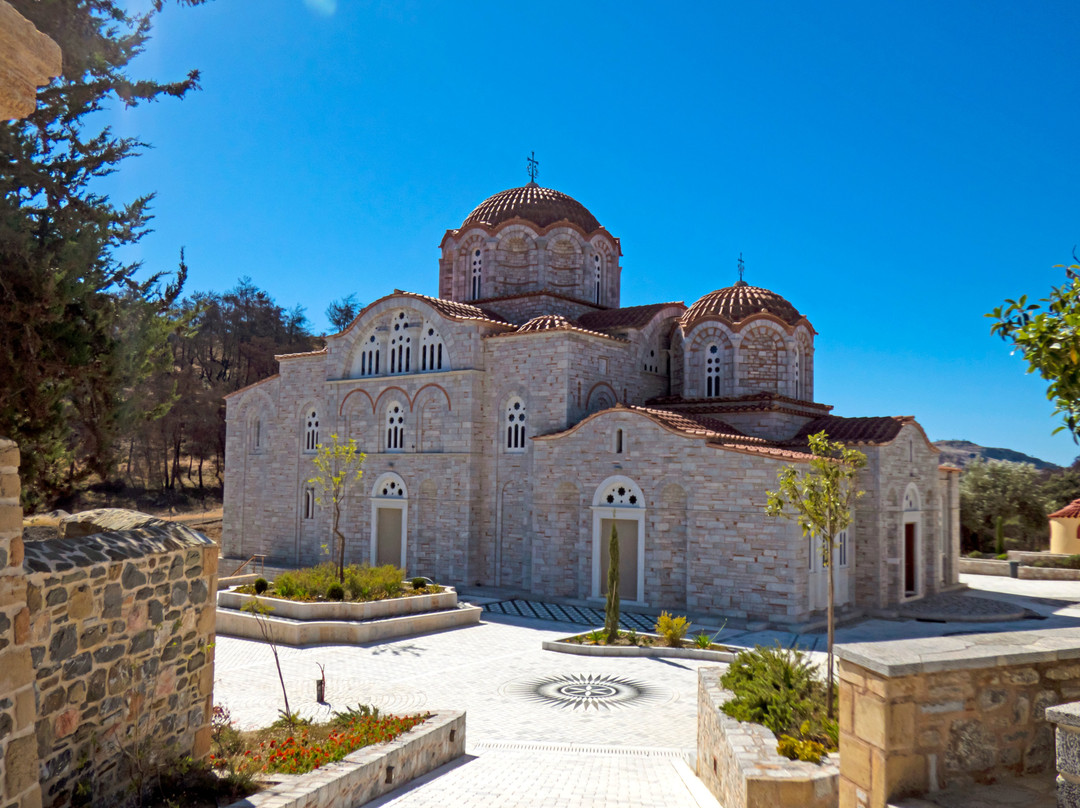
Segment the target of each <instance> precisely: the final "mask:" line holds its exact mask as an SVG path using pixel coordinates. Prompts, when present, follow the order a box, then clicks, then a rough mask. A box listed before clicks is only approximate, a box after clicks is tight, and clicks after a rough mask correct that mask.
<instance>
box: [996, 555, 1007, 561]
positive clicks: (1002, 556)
mask: <svg viewBox="0 0 1080 808" xmlns="http://www.w3.org/2000/svg"><path fill="white" fill-rule="evenodd" d="M994 557H995V558H996V559H997V560H998V561H1008V560H1009V554H1008V553H998V554H997V555H996V556H994Z"/></svg>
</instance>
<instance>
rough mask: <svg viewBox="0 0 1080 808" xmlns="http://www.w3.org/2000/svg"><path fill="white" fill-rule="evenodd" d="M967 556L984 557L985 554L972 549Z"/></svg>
mask: <svg viewBox="0 0 1080 808" xmlns="http://www.w3.org/2000/svg"><path fill="white" fill-rule="evenodd" d="M967 557H968V558H982V557H983V554H982V553H980V552H979V551H978V550H972V551H971V552H970V553H968V554H967Z"/></svg>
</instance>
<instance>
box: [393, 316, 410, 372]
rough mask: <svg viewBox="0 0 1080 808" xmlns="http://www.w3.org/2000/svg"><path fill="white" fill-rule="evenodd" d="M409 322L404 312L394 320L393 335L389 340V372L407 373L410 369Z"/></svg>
mask: <svg viewBox="0 0 1080 808" xmlns="http://www.w3.org/2000/svg"><path fill="white" fill-rule="evenodd" d="M408 328H409V321H408V320H406V319H405V312H403V311H402V312H398V316H397V318H396V319H395V320H394V335H393V336H392V337H391V338H390V372H391V373H408V372H409V370H410V369H411V368H412V337H410V336H409V335H408V333H406V332H407V330H408Z"/></svg>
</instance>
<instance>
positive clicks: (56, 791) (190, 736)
mask: <svg viewBox="0 0 1080 808" xmlns="http://www.w3.org/2000/svg"><path fill="white" fill-rule="evenodd" d="M217 557H218V548H217V545H215V544H214V543H213V542H212V541H210V540H209V539H207V538H206V537H205V536H203V535H201V534H199V533H196V532H194V531H192V530H190V529H188V528H186V527H184V526H182V525H178V524H164V525H161V526H152V527H143V528H138V529H134V530H127V531H120V532H106V533H97V534H95V535H87V536H82V537H78V538H67V539H51V540H47V541H38V542H28V543H27V544H26V547H25V558H24V565H25V570H26V573H25V581H26V596H27V605H28V617H29V620H28V639H27V645H28V646H29V648H28V656H29V658H30V661H31V662H32V665H33V667H34V691H35V695H36V697H37V705H38V708H37V721H36V725H35V734H36V752H37V757H38V765H39V767H40V768H39V774H40V781H41V789H42V796H43V803H44V805H45V806H62V805H69V804H71V802H72V799H73V798H75V797H79V796H80V795H81V796H83V797H88V798H91V799H92V802H91V803H90V804H92V805H109V806H114V807H115V806H123V805H125V804H131V803H133V802H134V801H135V795H134V793H133V792H132V790H131V786H132V785H133V784H137V783H138V779H139V778H138V775H137V773H135V771H134V767H133V766H132V761H138V762H139V763H140V764H141V765H143V766H146V767H147V768H152V767H153V766H154V765H156V764H157V763H160V762H164V761H165V760H167V759H169V758H172V757H183V756H191V757H193V758H201V757H203V756H205V755H206V754H207V752H208V751H209V745H210V717H211V711H212V709H213V703H212V699H213V685H214V663H213V660H214V652H213V645H212V644H213V638H214V617H215V610H214V602H213V598H212V596H211V593H212V592H213V591H214V588H215V580H214V579H215V577H216V574H217Z"/></svg>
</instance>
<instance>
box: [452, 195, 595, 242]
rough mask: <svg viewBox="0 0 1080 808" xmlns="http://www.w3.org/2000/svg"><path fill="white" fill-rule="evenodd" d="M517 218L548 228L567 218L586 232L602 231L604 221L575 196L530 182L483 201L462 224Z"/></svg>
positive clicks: (493, 222) (486, 222)
mask: <svg viewBox="0 0 1080 808" xmlns="http://www.w3.org/2000/svg"><path fill="white" fill-rule="evenodd" d="M515 217H520V218H522V219H525V220H526V221H529V222H532V223H533V224H535V225H537V226H539V227H547V226H548V225H550V224H555V222H560V221H563V220H564V219H565V220H566V221H568V222H570V223H571V224H576V225H577V226H578V227H580V228H581V229H582V230H584V231H585V232H586V233H592V232H593V231H594V230H599V229H600V222H598V221H596V217H595V216H593V215H592V214H591V213H589V211H588V209H587V208H586V207H585V206H584V205H582V204H581V203H580V202H578V201H577V200H576V199H574V198H573V197H571V196H567V195H566V194H564V193H560V192H559V191H553V190H551V189H550V188H541V187H540V186H539V185H537V184H536V183H535V182H530V183H529V184H528V185H526V186H524V187H522V188H510V189H509V190H506V191H500V192H499V193H497V194H495V196H490V197H488V198H487V199H485V200H484V201H483V202H481V203H480V204H479V205H477V206H476V208H475V209H474V210H473V212H472V213H470V214H469V215H468V216H466V217H465V221H464V222H462V223H461V228H462V229H464V228H466V227H468V226H469V225H471V224H486V225H491V226H493V225H497V224H500V223H502V222H505V221H508V220H509V219H513V218H515Z"/></svg>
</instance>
